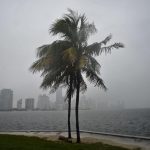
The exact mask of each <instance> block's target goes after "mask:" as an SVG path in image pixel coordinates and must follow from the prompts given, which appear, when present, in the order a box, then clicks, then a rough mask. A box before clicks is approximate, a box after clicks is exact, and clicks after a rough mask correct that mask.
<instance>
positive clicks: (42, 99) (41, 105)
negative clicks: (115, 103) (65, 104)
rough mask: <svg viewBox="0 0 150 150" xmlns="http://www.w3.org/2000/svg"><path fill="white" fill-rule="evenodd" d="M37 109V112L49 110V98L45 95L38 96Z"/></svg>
mask: <svg viewBox="0 0 150 150" xmlns="http://www.w3.org/2000/svg"><path fill="white" fill-rule="evenodd" d="M37 109H39V110H49V109H50V101H49V97H48V96H46V95H39V97H38V102H37Z"/></svg>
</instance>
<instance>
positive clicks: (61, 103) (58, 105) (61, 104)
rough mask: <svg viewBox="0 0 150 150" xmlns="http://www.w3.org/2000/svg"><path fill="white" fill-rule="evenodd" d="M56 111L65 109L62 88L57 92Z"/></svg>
mask: <svg viewBox="0 0 150 150" xmlns="http://www.w3.org/2000/svg"><path fill="white" fill-rule="evenodd" d="M55 105H56V110H63V107H64V100H63V96H62V88H58V90H57V91H56V102H55Z"/></svg>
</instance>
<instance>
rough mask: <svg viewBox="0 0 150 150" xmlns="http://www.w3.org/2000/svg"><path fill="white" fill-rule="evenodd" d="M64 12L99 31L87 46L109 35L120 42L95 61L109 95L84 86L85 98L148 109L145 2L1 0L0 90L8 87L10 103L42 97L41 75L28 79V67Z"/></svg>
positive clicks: (149, 33)
mask: <svg viewBox="0 0 150 150" xmlns="http://www.w3.org/2000/svg"><path fill="white" fill-rule="evenodd" d="M67 8H71V9H73V10H75V11H78V12H79V13H85V14H86V16H87V18H88V20H89V21H90V22H94V23H95V25H96V27H97V29H98V33H97V34H95V35H93V36H92V37H91V38H90V40H89V43H92V42H96V41H97V42H100V41H101V40H103V39H104V38H105V37H106V36H107V35H109V34H110V33H111V34H112V35H113V39H112V42H114V41H116V42H122V43H124V44H125V48H124V49H119V50H113V51H112V53H111V54H108V55H102V56H100V57H97V59H98V61H99V62H100V63H101V66H102V68H101V77H102V78H103V79H104V81H105V84H106V86H107V87H108V91H107V92H106V93H104V92H103V91H102V90H101V89H98V88H95V87H93V86H92V85H89V84H88V85H89V89H88V91H87V93H86V95H87V97H91V98H94V99H100V100H106V101H109V102H117V101H119V100H120V101H123V102H124V103H125V106H126V107H130V108H131V107H135V108H137V107H150V50H149V44H150V15H149V14H150V1H149V0H103V1H102V0H0V89H3V88H11V89H12V90H13V91H14V100H15V101H16V100H18V99H20V98H23V99H24V98H27V97H34V98H37V96H38V95H39V94H42V93H46V91H42V90H41V89H40V88H39V86H40V83H41V81H42V78H40V74H34V75H33V74H32V73H31V72H30V71H29V67H30V66H31V64H32V63H33V62H34V61H35V60H36V48H37V47H39V46H41V45H43V44H47V43H51V42H52V41H53V40H54V39H53V38H52V36H51V35H49V34H48V29H49V27H50V25H51V24H52V23H53V22H54V21H55V19H57V18H60V17H62V15H63V14H64V13H67ZM51 99H54V95H53V96H51Z"/></svg>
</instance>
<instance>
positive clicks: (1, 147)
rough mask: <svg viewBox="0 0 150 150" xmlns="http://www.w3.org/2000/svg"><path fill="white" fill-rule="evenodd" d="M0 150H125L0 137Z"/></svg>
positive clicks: (37, 139)
mask: <svg viewBox="0 0 150 150" xmlns="http://www.w3.org/2000/svg"><path fill="white" fill-rule="evenodd" d="M0 150H127V149H125V148H120V147H116V146H110V145H107V144H102V143H95V144H76V143H65V142H51V141H46V140H44V139H40V138H37V137H26V136H16V135H0Z"/></svg>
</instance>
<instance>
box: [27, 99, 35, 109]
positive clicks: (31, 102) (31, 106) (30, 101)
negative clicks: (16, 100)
mask: <svg viewBox="0 0 150 150" xmlns="http://www.w3.org/2000/svg"><path fill="white" fill-rule="evenodd" d="M25 109H26V110H33V109H34V98H27V99H25Z"/></svg>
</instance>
